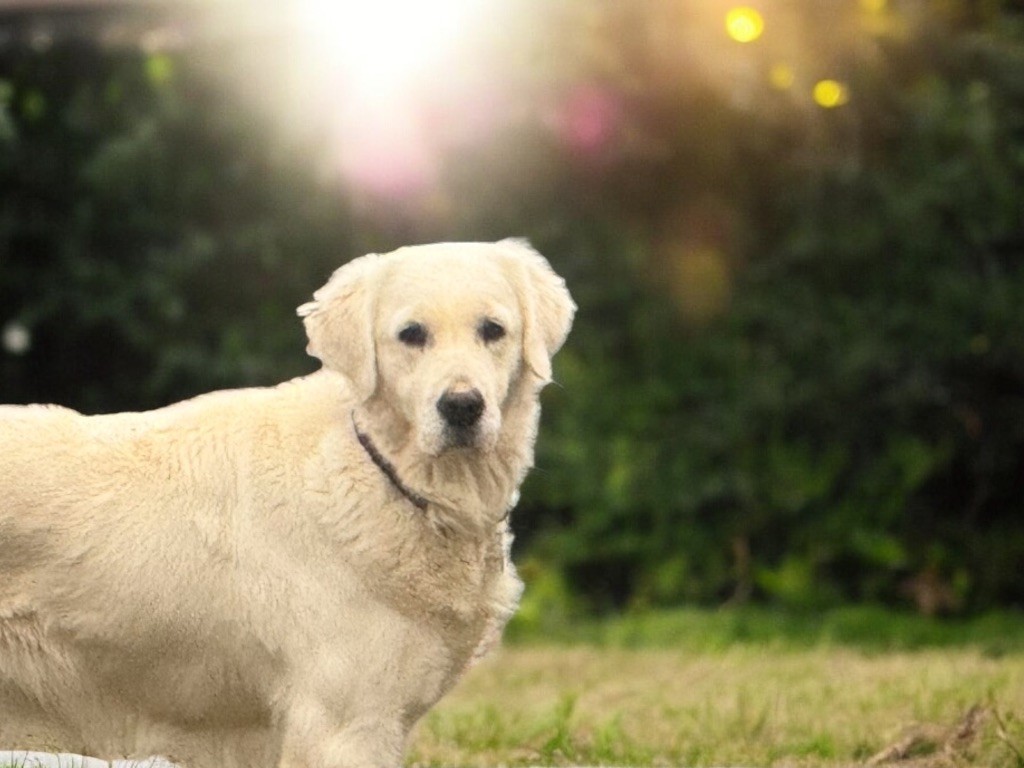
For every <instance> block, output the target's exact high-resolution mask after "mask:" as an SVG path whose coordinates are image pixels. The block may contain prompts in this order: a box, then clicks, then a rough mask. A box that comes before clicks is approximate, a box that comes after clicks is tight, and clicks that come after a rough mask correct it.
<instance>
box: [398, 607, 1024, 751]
mask: <svg viewBox="0 0 1024 768" xmlns="http://www.w3.org/2000/svg"><path fill="white" fill-rule="evenodd" d="M513 636H514V637H515V638H516V639H515V641H514V642H511V643H509V644H507V646H506V647H505V648H504V649H502V650H501V651H500V652H499V653H498V654H496V655H495V656H494V657H493V658H491V659H489V660H487V661H485V662H484V663H483V664H481V665H480V666H479V667H478V668H477V669H475V670H473V671H472V672H471V673H470V674H469V675H467V677H466V679H465V680H464V681H463V682H462V683H461V684H460V685H459V686H458V687H457V689H456V690H455V691H453V692H452V694H450V695H449V697H447V698H446V699H444V700H443V701H442V702H441V704H440V705H439V706H438V707H437V708H435V709H434V710H433V711H432V712H431V713H430V714H428V716H427V717H426V718H425V720H424V721H423V723H421V725H420V727H419V728H418V730H417V732H416V736H415V739H414V741H413V744H412V749H411V752H410V761H409V762H410V764H411V765H417V766H466V767H467V768H469V767H471V766H497V765H507V766H525V765H577V764H587V765H638V766H662V765H664V766H713V765H737V766H811V767H817V766H821V767H823V768H824V767H828V768H833V767H837V766H851V765H867V764H868V761H869V760H870V758H871V757H872V756H874V755H882V756H883V757H885V758H886V760H885V761H881V758H879V760H880V762H879V763H878V764H880V765H890V766H899V767H900V768H903V767H907V768H909V767H910V766H913V767H914V768H1024V617H1021V616H1019V615H1013V614H1001V615H992V616H988V617H983V618H980V619H975V620H971V621H962V622H943V621H933V620H926V619H921V618H919V617H914V616H903V615H893V614H891V613H887V612H885V611H881V610H878V609H843V610H839V611H832V612H829V613H826V614H823V615H820V616H812V615H809V614H785V613H778V612H774V611H767V610H743V611H737V612H734V611H721V612H702V611H696V610H686V611H673V612H666V613H651V614H645V615H636V616H626V617H619V618H615V619H611V620H609V621H605V622H583V623H579V624H577V625H575V626H567V625H563V626H560V627H558V628H557V629H554V630H552V632H551V634H550V635H548V636H547V637H545V636H542V635H541V634H539V631H538V630H537V629H536V628H531V629H527V628H524V627H518V628H515V629H514V631H513ZM886 750H888V753H887V754H884V753H886Z"/></svg>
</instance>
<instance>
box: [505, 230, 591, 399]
mask: <svg viewBox="0 0 1024 768" xmlns="http://www.w3.org/2000/svg"><path fill="white" fill-rule="evenodd" d="M498 247H499V248H501V249H502V251H503V252H504V254H505V256H506V257H507V258H508V259H509V260H510V261H511V262H512V263H513V265H514V269H515V270H516V272H517V273H518V280H517V282H518V290H519V294H520V304H521V305H522V310H523V359H524V360H525V362H526V365H527V366H528V367H529V368H530V370H531V371H533V373H534V374H535V375H536V376H537V377H538V378H539V379H540V380H541V381H542V382H544V383H547V382H549V381H551V358H552V357H553V356H554V354H555V353H556V352H557V351H558V350H559V349H561V347H562V344H563V343H565V339H566V337H567V336H568V335H569V329H570V328H571V327H572V318H573V315H575V314H576V304H575V303H574V302H573V300H572V297H571V296H570V295H569V289H568V288H566V286H565V280H563V279H562V278H561V277H559V276H558V275H557V274H555V271H554V270H553V269H551V265H550V264H548V261H547V259H545V258H544V257H543V256H541V255H540V254H539V253H537V251H535V250H534V249H533V248H532V247H531V246H530V244H529V243H527V242H526V241H525V240H515V239H511V240H502V241H501V242H500V243H498Z"/></svg>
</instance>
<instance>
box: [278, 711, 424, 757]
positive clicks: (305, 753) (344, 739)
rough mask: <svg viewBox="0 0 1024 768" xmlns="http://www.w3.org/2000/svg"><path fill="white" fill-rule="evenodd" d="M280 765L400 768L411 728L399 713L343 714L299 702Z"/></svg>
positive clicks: (282, 751) (286, 736)
mask: <svg viewBox="0 0 1024 768" xmlns="http://www.w3.org/2000/svg"><path fill="white" fill-rule="evenodd" d="M287 723H288V724H287V728H286V731H285V736H284V743H283V745H282V750H281V761H280V763H278V768H398V766H400V765H401V762H402V752H403V749H404V747H405V740H406V736H407V732H408V729H407V728H406V727H405V726H404V725H403V724H402V719H401V718H400V717H398V716H391V717H389V716H387V715H385V714H383V713H380V712H377V713H374V714H372V715H370V714H367V713H361V714H352V713H351V712H349V713H346V714H342V713H340V712H336V711H332V708H329V707H327V706H324V705H323V704H322V703H319V702H315V701H304V702H296V703H294V704H293V705H292V707H291V709H290V711H289V713H288V718H287Z"/></svg>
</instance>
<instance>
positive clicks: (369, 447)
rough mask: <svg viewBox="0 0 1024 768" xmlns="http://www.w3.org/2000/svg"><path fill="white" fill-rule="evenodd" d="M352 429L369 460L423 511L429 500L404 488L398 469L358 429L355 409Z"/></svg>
mask: <svg viewBox="0 0 1024 768" xmlns="http://www.w3.org/2000/svg"><path fill="white" fill-rule="evenodd" d="M352 429H354V430H355V433H356V439H357V440H358V441H359V444H360V445H361V446H363V450H364V451H366V455H367V456H369V457H370V460H371V461H372V462H373V463H374V464H376V465H377V469H379V470H380V471H381V472H383V473H384V477H386V478H387V479H388V480H390V481H391V484H392V485H393V486H395V488H396V489H397V490H398V492H399V493H401V494H402V495H403V496H405V498H407V499H408V500H409V502H410V503H411V504H412V505H413V506H414V507H416V509H418V510H420V511H423V512H425V511H426V509H427V505H428V504H429V503H430V502H428V501H427V500H426V499H425V498H423V497H422V496H420V495H419V494H418V493H415V492H413V491H411V490H409V489H408V488H406V486H405V484H404V483H403V482H402V481H401V480H400V479H399V477H398V471H397V470H396V469H395V465H394V464H392V463H391V462H390V461H388V460H387V459H385V458H384V457H383V456H382V455H381V452H380V450H378V448H377V446H376V445H375V444H374V442H373V440H371V439H370V436H369V435H368V434H366V433H365V432H363V431H362V430H360V429H359V425H358V424H356V414H355V411H353V412H352Z"/></svg>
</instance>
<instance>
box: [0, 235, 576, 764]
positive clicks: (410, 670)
mask: <svg viewBox="0 0 1024 768" xmlns="http://www.w3.org/2000/svg"><path fill="white" fill-rule="evenodd" d="M575 309H576V308H575V305H574V303H573V301H572V299H571V297H570V295H569V292H568V290H567V288H566V286H565V283H564V281H563V280H562V279H561V278H560V277H558V276H557V275H556V274H555V273H554V272H553V271H552V269H551V267H550V265H549V264H548V262H547V261H546V260H545V259H544V257H542V256H541V255H540V254H539V253H537V252H536V251H534V250H533V249H532V248H531V247H529V245H527V244H526V243H525V242H522V241H517V240H505V241H501V242H498V243H443V244H434V245H422V246H411V247H407V248H402V249H399V250H397V251H394V252H392V253H388V254H383V255H378V254H371V255H368V256H363V257H361V258H357V259H355V260H353V261H351V262H349V263H348V264H346V265H345V266H343V267H341V268H340V269H339V270H338V271H336V272H335V273H334V275H333V276H332V277H331V279H330V280H329V282H328V283H327V284H326V285H325V286H323V287H322V288H321V289H319V290H318V291H316V293H315V294H314V296H313V301H312V302H310V303H308V304H305V305H303V306H301V307H299V310H298V313H299V315H300V316H301V317H302V318H303V322H304V324H305V328H306V332H307V336H308V339H309V346H308V348H307V351H308V352H309V353H310V354H311V355H313V356H314V357H316V358H318V359H319V360H320V361H321V363H322V367H321V369H320V370H318V371H317V372H315V373H313V374H311V375H308V376H305V377H302V378H298V379H294V380H291V381H287V382H285V383H282V384H280V385H278V386H275V387H271V388H251V389H237V390H225V391H220V392H214V393H210V394H206V395H201V396H199V397H196V398H194V399H191V400H187V401H184V402H180V403H176V404H174V405H170V406H168V407H165V408H161V409H158V410H154V411H148V412H143V413H120V414H109V415H98V416H83V415H81V414H79V413H76V412H74V411H72V410H68V409H66V408H61V407H57V406H48V405H46V406H41V405H31V406H3V407H0V446H2V449H3V451H2V455H0V747H3V748H7V749H33V750H45V751H69V752H77V753H80V754H85V755H93V756H96V757H101V758H105V759H113V758H116V757H129V758H141V757H146V756H149V755H163V756H165V757H167V758H168V759H171V760H173V761H175V762H177V763H178V764H180V765H182V766H186V767H187V768H263V767H265V768H350V767H351V768H356V767H358V768H366V767H367V766H380V767H381V768H384V767H388V768H394V766H398V765H399V764H400V762H401V759H402V754H403V751H404V747H405V742H406V740H407V737H408V734H409V732H410V730H411V728H412V726H413V725H414V724H415V723H416V721H417V720H418V719H419V718H420V717H421V716H422V715H423V714H424V713H425V712H426V711H427V710H428V708H430V707H431V706H432V705H433V704H434V703H435V702H436V701H437V700H438V699H439V698H440V697H441V696H442V695H443V694H444V693H445V692H446V691H447V690H449V689H450V688H451V686H452V685H453V684H454V683H455V682H456V680H457V679H458V678H459V676H460V675H461V674H462V673H463V672H464V671H465V670H466V668H467V667H468V666H470V665H471V664H472V663H473V662H474V660H476V659H478V658H480V657H481V656H482V655H483V654H484V653H486V651H487V650H488V649H489V648H490V647H491V646H492V645H493V644H494V643H496V642H497V640H498V639H499V638H500V635H501V632H502V629H503V627H504V625H505V623H506V621H507V620H508V619H509V618H510V617H511V615H512V613H513V612H514V610H515V607H516V604H517V602H518V599H519V596H520V593H521V590H522V585H521V582H520V581H519V579H518V577H517V575H516V572H515V568H514V567H513V565H512V563H511V560H510V556H509V547H510V543H511V535H510V533H509V526H508V517H509V512H510V510H511V509H512V507H513V506H514V505H515V503H516V500H517V494H518V490H517V489H518V487H519V485H520V483H521V482H522V480H523V479H524V476H525V474H526V472H527V471H528V469H529V468H530V466H531V465H532V462H533V445H534V441H535V438H536V434H537V428H538V419H539V412H540V411H539V393H540V390H541V389H542V388H543V386H544V385H545V384H546V383H548V382H549V381H550V379H551V358H552V356H553V355H554V354H555V352H556V351H557V350H558V349H559V348H560V347H561V346H562V344H563V342H564V341H565V338H566V336H567V335H568V333H569V329H570V326H571V323H572V319H573V315H574V313H575Z"/></svg>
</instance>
